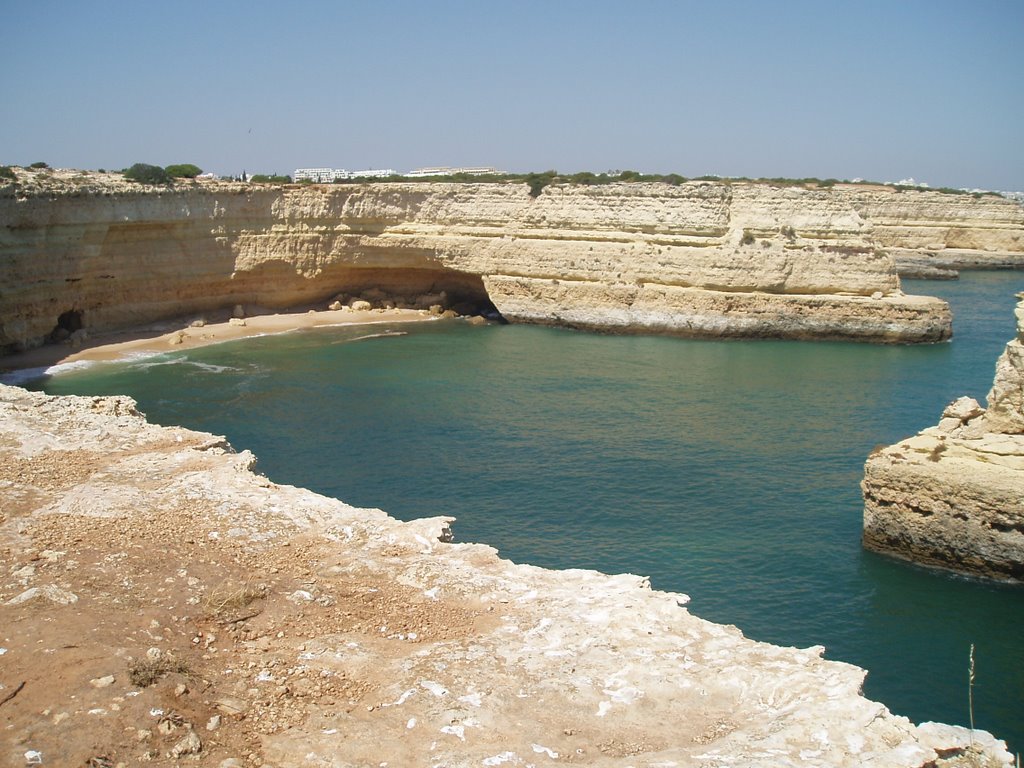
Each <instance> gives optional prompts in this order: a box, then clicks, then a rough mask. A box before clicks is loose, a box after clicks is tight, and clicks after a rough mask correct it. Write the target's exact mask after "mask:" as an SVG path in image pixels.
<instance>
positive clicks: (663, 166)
mask: <svg viewBox="0 0 1024 768" xmlns="http://www.w3.org/2000/svg"><path fill="white" fill-rule="evenodd" d="M0 29H2V30H3V41H2V43H0V73H2V74H0V163H3V164H28V163H31V162H34V161H39V160H43V161H46V162H49V163H50V164H51V165H54V166H65V167H79V168H100V167H103V168H123V167H126V166H128V165H130V164H132V163H135V162H148V163H153V164H158V165H167V164H170V163H179V162H193V163H196V164H197V165H200V166H201V167H203V168H205V169H207V170H212V171H215V172H220V173H238V172H241V171H242V169H245V170H247V171H249V172H250V173H252V172H275V171H276V172H279V173H290V172H291V171H292V170H293V169H294V168H296V167H304V166H329V167H338V168H348V169H350V170H354V169H363V168H394V169H396V170H398V171H406V170H410V169H412V168H415V167H419V166H423V165H493V166H496V167H498V168H501V169H504V170H510V171H528V170H544V169H548V168H555V169H557V170H560V171H566V172H571V171H579V170H593V171H602V170H607V169H613V168H614V169H633V170H639V171H644V172H676V173H681V174H683V175H687V176H696V175H701V174H706V173H715V174H720V175H733V176H790V177H801V176H819V177H822V178H824V177H830V176H831V177H837V178H854V177H862V178H869V179H877V180H890V181H892V180H898V179H902V178H907V177H913V178H915V179H917V180H918V181H925V182H927V183H929V184H932V185H933V186H955V187H961V186H966V187H983V188H993V189H1017V190H1020V189H1024V146H1022V141H1024V0H962V1H961V2H954V1H953V0H908V1H906V2H900V1H899V0H862V1H860V2H834V1H832V0H774V2H769V1H768V0H765V1H764V2H741V1H738V0H737V1H734V0H721V1H715V0H699V1H696V0H694V1H690V0H676V1H675V2H673V1H670V0H664V1H652V2H644V1H643V0H632V1H631V2H627V1H626V0H623V1H622V2H602V1H601V0H581V1H576V0H545V1H543V2H532V1H531V0H517V1H516V2H507V1H505V0H490V1H487V0H477V1H475V2H449V1H447V0H435V1H433V2H431V1H429V0H418V1H416V2H412V1H410V2H400V1H398V0H365V1H364V2H358V3H357V2H342V1H341V0H339V1H337V2H329V1H326V0H325V1H323V2H303V0H295V1H294V2H280V1H278V2H262V1H261V0H246V2H235V1H234V0H230V1H228V0H225V1H218V0H203V1H202V2H193V1H192V0H174V1H173V2H155V1H153V2H150V1H149V0H129V1H125V0H111V1H109V2H103V1H102V0H59V1H58V0H0Z"/></svg>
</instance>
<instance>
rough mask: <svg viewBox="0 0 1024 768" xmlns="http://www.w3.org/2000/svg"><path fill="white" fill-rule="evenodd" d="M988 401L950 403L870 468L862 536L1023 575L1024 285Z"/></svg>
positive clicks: (960, 566) (882, 545) (1006, 575)
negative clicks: (1014, 330) (928, 424)
mask: <svg viewBox="0 0 1024 768" xmlns="http://www.w3.org/2000/svg"><path fill="white" fill-rule="evenodd" d="M1019 297H1020V298H1021V301H1020V303H1018V304H1017V309H1016V318H1017V337H1016V338H1014V339H1013V340H1011V341H1010V342H1009V343H1008V344H1007V345H1006V350H1005V351H1004V352H1003V354H1002V355H1001V356H1000V357H999V360H998V362H997V363H996V374H995V381H994V382H993V385H992V390H991V391H990V392H989V395H988V409H987V410H986V409H984V408H982V407H981V406H980V405H979V404H978V403H977V402H976V401H974V400H972V399H970V398H966V397H964V398H960V399H959V400H957V401H956V402H954V403H952V404H951V405H949V406H948V407H947V408H946V410H945V411H944V412H943V414H942V419H941V421H939V424H938V426H935V427H930V428H929V429H925V430H924V431H922V432H921V433H919V434H918V435H916V436H915V437H912V438H909V439H907V440H903V441H902V442H900V443H897V444H896V445H893V446H889V447H888V448H885V449H883V450H880V451H878V452H877V453H875V454H873V455H872V456H871V457H870V458H869V459H868V461H867V464H866V466H865V468H864V480H863V482H862V484H861V487H862V488H863V491H864V546H866V547H868V548H869V549H874V550H878V551H880V552H886V553H889V554H893V555H896V556H898V557H903V558H907V559H910V560H916V561H919V562H922V563H926V564H929V565H937V566H940V567H943V568H950V569H953V570H957V571H963V572H966V573H971V574H975V575H980V576H988V577H993V578H998V579H1011V580H1015V581H1024V294H1019Z"/></svg>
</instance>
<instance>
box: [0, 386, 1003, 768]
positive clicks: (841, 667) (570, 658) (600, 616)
mask: <svg viewBox="0 0 1024 768" xmlns="http://www.w3.org/2000/svg"><path fill="white" fill-rule="evenodd" d="M252 465H253V458H252V456H251V455H249V454H247V453H242V454H234V453H232V452H230V450H228V449H226V448H225V446H224V443H223V441H222V440H219V439H218V438H215V437H213V436H211V435H205V434H202V433H196V432H191V431H189V430H185V429H181V428H161V427H157V426H153V425H150V424H147V423H146V422H145V420H144V419H143V417H142V416H140V415H139V414H138V413H137V411H136V409H135V407H134V404H133V403H132V402H131V400H129V399H128V398H124V397H118V398H82V397H74V398H73V397H68V398H51V397H47V396H45V395H42V394H38V393H30V392H26V391H24V390H20V389H16V388H12V387H6V386H0V468H2V469H0V482H3V483H4V485H3V486H2V487H3V489H4V493H5V494H7V495H8V496H9V497H10V498H17V499H20V501H19V502H18V503H17V504H16V505H15V504H12V505H8V506H6V507H5V508H4V509H5V513H4V514H6V515H7V518H6V520H2V519H0V546H2V547H5V548H6V550H5V551H7V552H8V553H9V556H10V557H12V558H17V559H18V560H19V561H21V560H23V559H28V558H30V557H32V553H33V552H37V551H40V550H42V549H44V548H45V549H49V550H57V549H58V547H59V548H60V549H61V551H65V552H66V553H67V554H66V556H65V559H66V560H70V561H75V562H79V561H82V560H83V559H84V558H93V559H94V560H95V565H93V564H91V563H92V560H90V561H89V563H90V564H88V566H87V567H86V564H83V565H82V566H80V567H79V568H77V569H76V570H74V571H66V570H62V571H60V572H61V573H64V574H65V575H66V577H67V578H71V577H75V576H76V574H80V576H78V577H79V578H81V579H83V581H82V582H81V583H82V584H84V585H86V586H85V587H83V588H84V589H87V590H88V592H87V597H85V598H83V599H82V600H81V601H80V602H79V603H78V604H77V606H76V607H75V608H69V607H68V606H56V605H54V606H53V607H52V608H50V609H49V610H50V611H53V612H65V613H52V614H47V613H40V612H39V611H38V609H37V608H35V607H33V606H32V605H30V604H24V605H15V606H3V605H2V602H0V625H3V626H5V627H22V626H26V627H27V629H26V632H25V633H24V635H22V634H17V633H16V634H15V635H14V636H12V641H14V642H15V643H16V645H15V644H11V643H6V642H5V647H10V648H11V649H12V652H11V653H10V654H8V655H7V656H5V664H7V663H8V662H7V659H9V658H12V657H13V658H15V659H18V658H20V656H21V655H22V652H23V650H26V649H29V648H31V649H34V648H36V647H37V646H36V645H35V643H36V642H37V641H41V642H42V643H44V644H45V643H61V642H62V641H61V640H59V639H57V638H53V639H50V638H51V636H52V635H53V634H55V633H59V632H62V631H64V629H65V627H70V628H71V630H73V629H74V627H73V626H72V625H69V624H68V622H69V621H70V620H72V619H74V618H75V617H76V616H81V617H82V618H81V619H79V620H80V621H84V622H86V623H87V625H88V626H89V627H91V628H93V629H92V631H90V632H87V633H85V634H84V636H82V637H81V638H80V640H79V641H78V642H79V643H90V642H91V643H97V644H98V645H97V646H96V647H93V646H88V647H86V648H83V650H82V653H83V654H85V658H94V657H96V658H102V659H104V663H107V661H106V659H108V658H110V656H109V655H108V656H104V654H103V653H97V652H98V651H99V650H101V649H102V650H108V647H107V644H108V643H110V642H111V640H104V639H103V638H104V637H109V638H116V639H117V640H116V642H117V643H120V644H122V645H124V644H129V645H128V647H127V650H126V651H125V652H126V653H129V654H133V655H135V656H136V657H146V658H149V659H151V660H152V659H153V657H154V656H155V659H156V660H160V659H163V658H164V656H163V655H162V654H161V655H159V656H157V655H155V654H154V655H150V654H148V653H147V649H148V648H149V647H150V646H151V645H152V642H153V638H154V637H156V638H160V639H162V641H163V643H166V644H168V646H174V647H176V649H177V650H176V651H175V653H176V654H178V655H179V658H182V659H185V660H187V661H188V664H189V665H190V667H191V670H192V671H191V675H192V676H193V678H192V679H195V680H196V681H197V682H195V683H194V685H195V686H196V688H197V689H200V690H202V693H201V694H197V695H196V696H197V697H198V698H195V697H193V695H192V694H186V695H183V697H182V698H181V699H174V698H173V697H171V696H169V692H170V691H173V690H175V685H177V684H179V683H180V682H181V681H180V680H176V679H174V678H173V677H170V678H168V679H167V680H166V681H163V682H157V683H156V684H155V685H154V686H153V688H146V689H142V690H141V691H139V695H138V697H137V699H128V698H125V699H124V700H125V701H126V702H128V701H132V702H136V701H137V702H138V703H137V704H134V706H135V707H136V708H137V711H138V713H139V717H141V718H142V721H141V722H140V721H136V722H134V723H126V722H123V721H121V720H118V719H117V718H121V717H124V716H125V713H124V712H119V711H112V712H111V713H110V714H109V715H107V716H104V717H93V718H90V719H89V720H88V721H87V722H86V721H83V720H81V719H76V718H75V717H72V718H70V719H68V720H67V721H65V722H63V723H61V724H60V728H59V729H57V728H56V727H54V728H51V729H49V730H46V731H44V732H42V736H41V737H40V738H41V739H52V741H50V742H47V744H46V745H40V747H39V748H40V749H43V750H44V751H45V750H48V749H50V747H51V746H52V745H54V744H63V745H64V748H65V749H67V750H70V749H71V748H72V747H80V748H82V749H85V748H89V747H91V745H93V744H94V743H100V741H98V740H102V739H106V738H109V739H115V740H116V739H119V738H122V737H123V734H124V733H126V732H127V733H129V734H134V733H136V732H138V730H139V729H140V728H141V729H142V730H146V731H147V732H148V731H151V729H152V727H153V725H154V724H153V720H152V718H154V717H159V718H162V719H161V720H160V723H161V728H165V730H166V731H167V733H166V734H164V733H163V731H160V732H159V733H158V734H154V735H152V739H162V740H163V742H162V743H163V744H164V746H163V747H162V749H163V750H164V751H166V752H169V753H173V752H175V751H177V753H178V754H179V755H185V754H188V753H189V752H193V751H194V750H196V749H198V748H200V747H201V748H202V750H203V752H202V755H203V759H204V760H206V761H207V762H208V763H209V764H211V765H217V764H231V763H230V762H227V761H230V760H233V759H236V758H237V756H238V755H239V754H243V755H244V756H246V757H247V758H248V760H249V762H251V763H253V764H259V762H260V761H262V762H263V763H264V764H269V765H274V766H278V767H279V768H292V767H294V768H298V767H299V766H302V767H303V768H305V767H306V766H309V765H364V764H372V765H379V764H380V763H381V762H382V761H386V762H388V763H389V764H390V765H445V766H479V765H484V764H493V765H528V764H534V765H543V764H546V763H548V762H550V761H553V760H555V758H554V757H552V755H554V754H557V755H558V756H559V757H558V758H557V759H558V760H559V761H561V760H569V761H571V762H575V763H578V764H586V765H593V766H627V765H647V766H655V765H659V766H668V765H674V766H710V765H721V766H725V765H736V766H752V767H758V766H763V767H764V768H768V767H769V766H771V767H772V768H774V767H775V766H780V765H801V766H850V767H851V768H852V767H853V766H863V765H880V766H881V765H884V766H914V768H918V767H919V766H923V765H926V764H928V763H929V761H932V760H935V759H936V758H937V752H938V751H939V750H942V749H945V747H946V746H947V745H949V747H950V748H951V749H958V748H959V747H958V746H957V744H958V743H959V742H960V741H962V737H963V731H962V729H952V730H949V731H939V732H936V731H935V730H934V729H933V730H931V731H929V732H928V735H927V738H925V736H924V735H923V734H922V733H921V732H919V729H918V728H916V727H915V726H914V725H913V724H912V723H910V722H909V721H908V720H907V719H906V718H903V717H899V716H897V715H893V714H892V713H890V712H889V711H888V710H887V709H886V707H885V706H883V705H882V704H879V703H877V702H873V701H869V700H868V699H865V698H864V697H863V696H862V695H861V693H860V690H861V685H862V682H863V679H864V671H863V670H861V669H858V668H856V667H853V666H851V665H849V664H844V663H839V662H834V661H826V660H824V659H823V658H822V652H823V649H822V648H820V647H813V648H805V649H798V648H782V647H777V646H773V645H768V644H765V643H758V642H754V641H752V640H749V639H747V638H745V637H744V636H743V635H742V633H740V632H739V631H738V630H737V629H736V628H735V627H728V626H720V625H716V624H712V623H710V622H707V621H703V620H701V619H699V618H697V617H695V616H693V615H692V614H690V613H689V612H688V611H687V610H686V609H685V608H683V607H682V605H683V604H684V603H685V602H687V598H686V596H684V595H680V594H672V593H665V592H658V591H654V590H652V589H651V588H650V585H649V583H648V582H647V580H646V579H644V578H642V577H640V576H633V575H629V574H623V575H617V576H608V575H604V574H600V573H597V572H593V571H583V570H567V571H552V570H546V569H543V568H537V567H533V566H528V565H516V564H513V563H510V562H508V561H505V560H502V559H500V558H499V557H498V556H497V555H496V553H495V551H494V550H493V549H491V548H490V547H487V546H483V545H479V544H464V543H445V542H450V540H451V531H450V529H449V525H450V522H451V519H450V518H445V517H438V518H431V519H422V520H415V521H411V522H399V521H397V520H394V519H392V518H390V517H388V516H387V515H386V514H385V513H383V512H381V511H379V510H367V509H357V508H353V507H350V506H348V505H346V504H344V503H342V502H340V501H336V500H333V499H328V498H325V497H321V496H317V495H316V494H313V493H311V492H309V491H306V490H303V489H300V488H292V487H288V486H279V485H276V484H274V483H271V482H269V481H268V480H267V479H266V478H263V477H260V476H259V475H256V474H254V473H253V472H252V471H251V468H252ZM40 467H59V468H60V470H59V472H57V473H55V474H50V475H48V476H47V477H48V478H49V479H48V480H47V481H46V483H45V484H42V485H40V484H38V483H35V484H33V483H32V482H31V481H30V478H32V477H37V475H35V474H33V473H34V472H35V469H36V468H40ZM85 486H87V487H88V488H89V493H90V495H91V498H93V499H95V502H96V503H95V504H94V505H93V506H90V507H82V506H79V505H77V503H72V504H69V503H68V501H69V500H70V499H73V498H74V497H75V496H76V491H78V490H79V489H81V488H83V487H85ZM30 489H31V493H29V491H30ZM129 489H131V490H132V493H131V494H130V496H131V500H132V501H131V503H130V504H128V505H124V504H120V503H117V502H115V501H114V500H115V499H120V498H122V497H124V496H125V491H126V490H129ZM16 491H17V494H15V492H16ZM229 531H235V532H237V536H229V535H227V533H228V532H229ZM214 532H217V533H218V534H219V535H218V536H217V537H211V536H210V534H211V533H214ZM133 553H135V554H133ZM40 562H41V561H40ZM57 568H63V566H62V565H61V564H60V563H55V564H53V566H52V568H51V567H48V568H46V569H39V570H38V571H37V572H36V574H35V575H34V576H33V578H34V579H36V580H40V579H47V578H51V576H50V574H51V573H56V572H57V571H54V570H53V569H57ZM210 574H212V575H213V576H214V577H215V578H216V579H218V580H223V579H225V578H227V577H230V578H231V579H239V580H241V581H239V582H238V583H240V584H242V586H241V587H234V588H232V589H230V590H223V589H221V588H220V587H219V586H218V583H219V582H218V581H209V579H210ZM256 582H261V583H262V584H263V585H264V587H263V588H262V589H259V588H258V584H257V583H256ZM100 583H102V584H104V585H107V586H106V587H105V589H106V590H108V591H98V590H97V589H96V584H100ZM17 588H18V589H20V586H19V587H17ZM299 588H302V589H305V590H307V591H308V592H309V593H310V594H314V595H316V596H317V597H318V599H317V600H314V601H302V602H301V604H298V605H297V604H296V603H294V602H292V601H290V600H289V599H288V596H289V595H292V594H294V592H295V591H296V589H299ZM7 590H10V592H7ZM13 591H14V588H13V587H10V586H7V585H6V583H4V582H0V599H2V598H3V597H5V596H6V594H10V593H13ZM320 597H330V598H331V599H330V601H326V602H321V601H320V599H319V598H320ZM127 600H135V601H136V604H137V605H139V606H140V607H142V609H143V610H144V612H145V613H144V614H140V613H139V612H138V611H124V610H122V611H119V612H118V611H112V610H110V608H109V607H108V606H109V605H112V604H113V605H116V604H119V603H120V604H123V601H127ZM111 601H114V602H113V603H111ZM204 605H205V606H207V607H206V608H205V609H204V608H203V607H202V606H204ZM233 606H238V607H237V609H236V608H235V607H233ZM72 610H73V611H75V613H74V614H69V613H66V612H67V611H72ZM51 616H52V617H53V618H51ZM94 616H95V617H96V618H93V617H94ZM204 616H206V617H207V618H203V617H204ZM235 616H238V617H240V618H238V619H237V620H236V619H234V618H233V617H235ZM57 617H63V618H62V619H61V620H60V621H55V620H54V619H55V618H57ZM33 621H41V622H42V623H41V624H39V625H38V626H39V629H35V628H33V627H34V625H32V624H26V622H33ZM161 628H165V629H161ZM212 629H216V632H212V634H213V635H214V636H215V638H216V639H215V641H214V643H215V644H214V645H213V647H210V648H204V647H203V646H202V645H201V644H199V645H197V644H195V643H194V642H193V638H198V637H200V636H201V635H200V633H202V636H207V633H208V632H210V630H212ZM29 630H31V631H29ZM104 631H106V632H109V635H108V636H104V635H102V634H101V633H102V632H104ZM79 634H81V633H76V635H75V636H76V637H78V636H79ZM222 635H226V636H227V637H226V639H222V638H221V636H222ZM133 638H134V639H133ZM175 643H177V645H176V646H175ZM132 644H134V645H132ZM24 655H25V656H31V653H30V652H29V653H25V654H24ZM59 658H60V657H55V662H56V661H59ZM55 662H54V663H55ZM23 669H24V671H21V672H19V674H23V675H25V676H26V677H27V678H28V679H29V680H30V685H28V686H26V691H29V693H26V694H25V695H26V696H29V695H31V696H39V697H46V696H47V695H48V694H47V686H46V685H43V684H41V682H42V678H39V679H38V680H37V678H36V677H33V675H36V676H40V675H45V674H46V673H45V671H44V670H41V669H39V668H38V667H29V666H26V667H24V668H23ZM198 681H204V682H202V683H200V682H198ZM118 684H120V678H118V683H115V684H114V686H112V687H111V688H109V689H107V690H109V691H111V692H117V691H118V690H119V689H118V688H117V685H118ZM920 684H921V685H927V681H921V682H920ZM191 685H192V682H191V679H190V687H191ZM161 686H163V687H162V688H161ZM205 686H209V687H208V688H207V687H205ZM86 688H87V689H88V688H89V686H88V685H86ZM161 690H162V691H164V693H163V694H161ZM150 691H153V693H150ZM75 695H76V696H79V697H84V696H85V695H86V694H85V693H84V692H83V691H82V689H78V690H77V691H76V693H75ZM104 695H106V696H108V700H109V696H110V695H113V693H111V694H107V693H104ZM193 699H194V700H193ZM186 700H187V701H189V702H191V703H190V704H189V706H190V707H195V708H197V709H195V714H194V715H193V717H195V721H196V722H207V721H208V719H209V718H210V717H211V716H213V715H215V714H221V716H222V721H221V726H220V728H218V730H217V731H216V739H215V740H214V739H213V737H212V736H211V745H201V744H196V741H197V740H198V739H192V738H191V736H192V735H194V734H191V731H190V735H187V736H186V735H184V734H183V733H182V731H181V730H180V725H179V724H178V723H176V722H175V721H174V720H173V719H171V715H170V714H168V713H167V712H166V710H165V709H163V708H162V707H163V706H166V702H167V701H183V702H184V701H186ZM204 700H208V702H209V704H208V707H207V708H206V709H203V708H202V707H203V706H204V705H203V704H202V701H204ZM26 704H27V705H28V706H26V707H25V709H24V710H14V709H12V710H10V712H11V714H12V716H14V715H16V714H17V713H18V712H22V711H24V713H25V719H24V720H19V719H17V717H15V719H14V720H13V721H12V725H11V730H10V733H11V734H12V735H11V739H12V743H16V742H17V741H18V738H17V737H18V736H19V734H22V733H29V732H33V733H37V731H31V729H32V728H35V727H36V726H35V725H34V723H35V720H34V719H33V718H36V717H37V713H38V712H39V711H40V710H41V709H43V708H45V707H46V706H49V705H48V704H46V703H45V698H43V699H40V700H39V701H38V702H35V701H32V700H29V701H26ZM150 707H153V709H152V710H149V709H148V708H150ZM158 707H159V708H158ZM147 711H148V712H149V713H150V714H149V715H147V714H146V712H147ZM243 715H244V718H243ZM76 723H79V724H80V725H78V726H76ZM82 723H84V724H82ZM108 723H109V725H108ZM410 724H412V725H411V727H410ZM75 727H78V728H80V729H82V730H77V731H76V730H74V728H75ZM22 728H24V729H26V730H24V731H23V730H20V729H22ZM104 729H107V730H104ZM76 734H77V736H76ZM232 739H234V741H232ZM175 740H177V741H175ZM37 743H38V742H37ZM985 743H986V744H988V743H990V742H989V741H988V740H987V737H986V741H985ZM991 744H992V746H991V748H990V749H989V753H990V755H992V759H993V760H996V759H997V756H998V755H999V744H998V743H997V742H991ZM220 745H224V746H220ZM253 745H258V746H257V747H254V746H253ZM129 748H130V749H132V750H135V752H133V753H132V754H135V757H134V758H133V759H136V760H141V759H142V758H141V757H140V755H142V754H144V752H145V750H147V749H150V748H151V746H150V745H149V742H148V741H144V742H142V743H140V744H137V742H136V740H135V739H134V738H133V739H132V741H131V746H130V747H124V749H126V750H127V749H129ZM240 748H244V750H245V751H243V752H239V751H238V750H239V749H240ZM22 749H24V748H23V747H22ZM207 749H210V750H213V751H212V752H210V753H209V754H208V753H207ZM218 750H219V751H218ZM232 750H235V751H234V752H232ZM250 753H251V755H250ZM2 757H3V754H0V758H2ZM998 759H999V760H1002V762H996V763H995V764H996V765H1005V764H1007V763H1006V762H1005V760H1003V759H1002V757H999V758H998ZM79 762H81V761H79Z"/></svg>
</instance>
